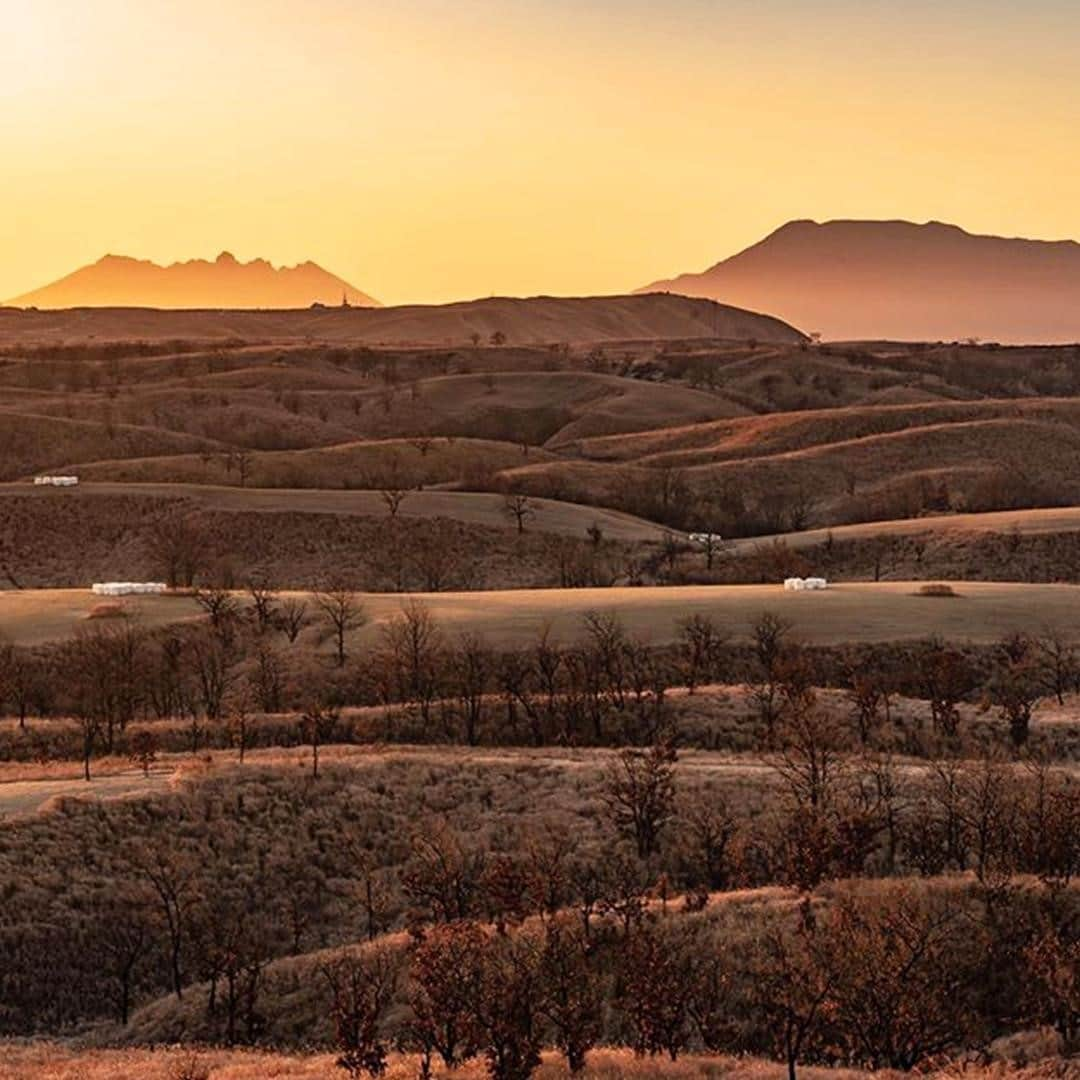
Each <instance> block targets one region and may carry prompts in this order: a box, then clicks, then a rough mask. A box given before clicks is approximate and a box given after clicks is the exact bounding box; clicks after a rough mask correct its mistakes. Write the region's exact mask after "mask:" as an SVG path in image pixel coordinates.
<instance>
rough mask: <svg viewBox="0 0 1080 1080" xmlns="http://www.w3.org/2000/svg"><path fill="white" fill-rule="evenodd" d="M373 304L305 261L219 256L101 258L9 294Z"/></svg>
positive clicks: (155, 301) (165, 304) (119, 303)
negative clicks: (164, 262) (161, 261)
mask: <svg viewBox="0 0 1080 1080" xmlns="http://www.w3.org/2000/svg"><path fill="white" fill-rule="evenodd" d="M342 299H344V300H345V301H346V302H347V303H349V304H354V305H358V306H362V307H377V306H378V301H376V300H372V298H371V297H370V296H367V295H366V294H365V293H362V292H360V290H359V289H355V288H353V286H352V285H350V284H349V283H348V282H346V281H342V280H341V278H339V277H335V276H334V275H333V274H331V273H329V272H328V271H326V270H324V269H323V268H322V267H321V266H316V265H315V263H313V262H305V263H301V264H300V265H299V266H283V267H281V268H280V269H278V268H276V267H274V266H271V265H270V263H268V262H267V261H266V260H265V259H253V260H252V261H251V262H247V263H242V262H238V261H237V260H236V259H235V258H234V257H233V256H232V255H230V254H229V253H228V252H227V251H223V252H222V253H221V254H220V255H219V256H218V257H217V258H216V259H215V260H214V261H213V262H207V261H206V260H204V259H192V260H191V261H190V262H178V263H172V264H171V265H170V266H159V265H158V264H157V263H153V262H147V261H145V260H142V259H129V258H127V257H126V256H123V255H106V256H105V257H104V258H103V259H99V260H98V261H97V262H96V263H94V264H93V265H92V266H84V267H83V268H82V269H80V270H76V271H75V272H74V273H72V274H68V276H67V277H63V278H61V279H60V280H59V281H54V282H53V283H52V284H51V285H46V286H44V288H41V289H36V290H35V291H34V292H29V293H26V294H25V295H24V296H17V297H16V298H15V299H14V300H10V301H8V303H9V304H10V305H12V306H14V307H39V308H72V307H150V308H306V307H310V306H311V305H312V304H316V303H318V304H326V305H331V304H335V305H337V304H341V302H342Z"/></svg>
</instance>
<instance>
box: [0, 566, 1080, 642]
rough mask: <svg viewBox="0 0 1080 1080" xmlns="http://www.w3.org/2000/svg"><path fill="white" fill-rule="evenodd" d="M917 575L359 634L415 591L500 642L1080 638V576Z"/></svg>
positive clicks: (21, 613) (8, 612)
mask: <svg viewBox="0 0 1080 1080" xmlns="http://www.w3.org/2000/svg"><path fill="white" fill-rule="evenodd" d="M920 584H921V583H920V582H911V581H890V582H874V583H870V582H865V583H864V582H860V583H845V584H839V585H834V586H830V588H829V589H828V590H826V591H825V592H805V593H788V592H784V590H783V588H782V587H781V586H780V585H779V584H777V585H686V586H670V587H663V586H650V587H642V588H610V589H600V588H590V589H516V590H507V591H490V592H464V593H452V592H444V593H411V594H408V595H400V594H392V593H370V594H358V598H359V599H360V600H361V601H362V603H363V606H364V609H365V613H366V615H367V616H368V622H367V624H366V625H365V627H364V628H363V629H362V630H360V631H358V632H357V635H356V638H357V644H363V643H366V642H370V641H372V640H374V639H375V638H376V637H377V635H378V633H379V630H380V627H381V626H382V625H384V624H385V623H386V622H388V621H389V620H391V619H393V618H395V617H396V616H397V615H398V614H399V613H400V611H401V610H402V606H403V605H404V604H406V603H408V602H411V601H418V602H420V603H423V604H424V605H425V606H426V607H427V608H428V609H429V610H430V612H431V614H432V615H433V616H434V617H435V619H436V620H437V621H438V622H439V623H440V624H441V625H442V626H443V628H444V629H446V630H448V631H469V632H474V633H477V634H481V635H483V636H485V637H487V638H488V639H489V640H490V641H491V642H492V643H496V644H498V645H499V646H501V647H513V646H520V645H526V644H530V643H532V642H534V641H535V640H536V638H537V636H538V635H539V633H540V632H541V630H542V629H543V628H544V627H545V626H546V627H550V629H551V631H552V633H553V634H554V635H555V636H557V637H559V638H561V639H563V640H572V639H574V638H576V637H578V636H579V635H580V634H581V633H582V618H583V616H584V615H585V614H587V613H588V612H592V611H601V612H612V613H614V614H615V615H617V616H618V617H619V618H620V619H621V620H622V622H623V623H624V624H625V626H626V628H627V629H628V630H630V631H631V632H633V633H635V634H638V635H640V636H641V637H642V638H643V639H645V640H646V641H649V642H651V643H653V644H661V643H664V642H667V641H670V640H672V639H673V637H674V635H675V633H676V632H677V629H678V626H679V624H680V622H681V621H682V620H683V619H685V618H686V617H687V616H690V615H695V614H701V615H708V616H710V617H712V618H714V619H715V620H716V621H717V622H718V623H720V624H721V625H722V626H723V627H724V628H725V629H726V630H728V631H730V633H731V634H732V635H733V636H734V637H736V638H743V639H745V638H746V636H747V635H748V633H749V631H750V628H751V625H752V623H753V622H754V620H756V619H757V618H758V616H760V615H761V613H762V612H763V611H766V610H768V611H774V612H777V613H778V614H780V615H781V616H783V617H784V618H786V619H788V620H790V622H791V623H792V624H793V626H794V631H795V634H796V635H797V636H798V637H799V638H801V639H802V640H803V641H805V642H806V643H808V644H814V645H835V644H839V643H844V642H873V641H900V640H918V639H922V638H926V637H929V636H931V635H939V636H941V637H943V638H946V639H949V640H955V641H969V642H972V643H989V642H994V641H997V640H1000V638H1001V637H1002V636H1004V635H1005V634H1007V633H1011V632H1013V631H1026V632H1029V633H1038V632H1040V631H1042V630H1044V629H1046V628H1053V629H1057V630H1059V631H1061V632H1062V633H1063V634H1065V635H1066V636H1067V637H1070V638H1075V637H1076V636H1077V635H1078V633H1080V628H1078V626H1077V624H1076V620H1075V611H1076V605H1077V603H1078V602H1080V586H1076V585H1051V584H1041V585H1031V584H1022V583H1013V582H1008V583H1003V582H974V581H972V582H964V583H962V586H961V591H962V593H963V595H964V598H965V601H966V602H965V603H964V604H958V605H953V604H942V605H927V604H924V603H922V601H921V598H920V597H919V596H917V595H916V592H917V590H918V588H919V585H920ZM130 602H131V605H132V609H133V610H134V611H136V612H137V613H138V615H139V618H140V620H141V621H142V622H143V624H144V625H162V624H164V623H168V622H170V621H174V620H179V619H186V618H192V617H193V616H195V615H196V614H197V613H198V609H197V607H196V605H195V603H194V601H193V600H191V599H190V598H187V597H174V596H157V597H153V596H151V597H132V598H131V601H130ZM94 603H95V598H94V596H93V595H92V594H91V593H90V591H89V590H88V589H87V590H75V589H34V590H24V591H22V592H6V593H0V626H2V627H3V629H4V632H5V634H6V635H7V636H8V638H10V639H11V640H13V641H16V642H19V643H22V644H36V643H41V642H45V641H49V640H55V639H57V638H61V637H64V636H66V635H67V634H69V633H71V631H72V630H74V629H75V627H76V626H77V625H78V624H79V623H80V622H82V621H83V620H84V619H85V617H86V614H87V612H88V611H89V610H90V608H91V607H92V606H93V604H94Z"/></svg>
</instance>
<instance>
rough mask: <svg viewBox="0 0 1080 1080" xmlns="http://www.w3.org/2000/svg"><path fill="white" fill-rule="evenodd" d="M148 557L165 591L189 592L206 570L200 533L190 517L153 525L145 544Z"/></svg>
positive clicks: (198, 527)
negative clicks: (179, 589) (168, 589)
mask: <svg viewBox="0 0 1080 1080" xmlns="http://www.w3.org/2000/svg"><path fill="white" fill-rule="evenodd" d="M147 547H148V554H149V556H150V559H151V562H152V563H153V565H154V567H155V573H157V574H160V575H161V577H163V578H164V579H165V581H166V583H167V584H168V586H169V588H171V589H175V588H178V587H181V586H182V587H184V588H189V589H190V588H191V587H192V585H194V584H195V579H196V577H197V576H198V575H199V573H200V572H201V571H202V570H203V569H204V568H205V566H206V551H207V541H206V535H205V532H204V530H203V529H202V528H201V527H200V526H199V525H198V524H197V523H196V522H195V521H194V520H192V519H191V518H190V517H185V518H179V519H168V520H163V521H159V522H156V523H155V524H154V525H153V526H152V527H151V529H150V532H149V537H148V540H147Z"/></svg>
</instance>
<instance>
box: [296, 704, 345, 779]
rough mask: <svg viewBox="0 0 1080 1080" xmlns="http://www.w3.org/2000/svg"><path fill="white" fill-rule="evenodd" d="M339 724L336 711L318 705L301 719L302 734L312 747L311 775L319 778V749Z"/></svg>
mask: <svg viewBox="0 0 1080 1080" xmlns="http://www.w3.org/2000/svg"><path fill="white" fill-rule="evenodd" d="M337 722H338V712H337V710H336V709H331V708H327V707H325V706H324V705H321V704H319V703H316V704H314V705H312V706H311V707H310V708H309V709H308V710H307V711H306V712H304V713H303V715H302V716H301V717H300V734H301V736H302V737H303V739H304V741H305V742H306V743H308V745H309V746H310V747H311V775H312V777H313V778H314V779H318V777H319V747H320V746H322V744H323V742H324V741H325V740H326V739H328V738H330V737H331V736H332V735H333V733H334V730H335V728H336V727H337Z"/></svg>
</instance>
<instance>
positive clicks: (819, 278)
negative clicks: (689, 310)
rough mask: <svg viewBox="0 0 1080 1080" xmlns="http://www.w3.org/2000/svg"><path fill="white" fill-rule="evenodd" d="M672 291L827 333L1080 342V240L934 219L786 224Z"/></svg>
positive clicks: (659, 285)
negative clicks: (971, 228)
mask: <svg viewBox="0 0 1080 1080" xmlns="http://www.w3.org/2000/svg"><path fill="white" fill-rule="evenodd" d="M638 291H639V292H673V293H678V294H681V295H686V296H698V297H705V298H708V299H714V300H718V301H722V302H724V303H730V304H735V305H737V306H739V307H750V308H754V309H759V310H762V309H763V310H767V311H771V312H774V313H775V314H776V315H778V316H779V317H781V318H783V319H786V320H788V321H790V322H793V323H795V324H796V325H799V326H804V327H807V328H808V329H812V330H814V331H818V332H820V333H821V334H822V335H823V336H824V337H826V338H830V339H834V340H835V339H868V338H877V339H880V338H890V339H897V340H929V341H939V340H961V339H965V338H971V337H976V338H982V339H987V340H995V341H1001V342H1005V343H1010V344H1019V343H1034V342H1045V343H1072V342H1075V341H1080V243H1077V242H1076V241H1074V240H1029V239H1026V238H1023V237H1002V236H993V235H986V234H979V233H972V232H968V231H967V230H965V229H963V228H961V227H960V226H958V225H953V224H949V223H946V222H941V221H929V222H925V223H921V224H919V223H914V222H910V221H904V220H902V219H894V220H889V221H866V220H858V219H838V220H833V221H826V222H816V221H812V220H810V219H798V220H794V221H790V222H787V223H785V224H784V225H782V226H780V227H779V228H778V229H776V230H774V231H773V232H771V233H769V234H768V235H767V236H765V237H764V238H762V239H761V240H759V241H758V242H757V243H755V244H752V245H750V246H749V247H747V248H744V249H743V250H742V251H739V252H737V253H736V254H734V255H732V256H730V257H729V258H727V259H723V260H721V261H720V262H717V263H714V264H713V265H712V266H710V267H709V268H708V269H706V270H704V271H702V272H700V273H686V274H680V275H676V276H675V277H671V278H667V279H661V280H659V281H656V282H653V283H652V284H651V285H647V286H645V288H643V289H641V290H638Z"/></svg>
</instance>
